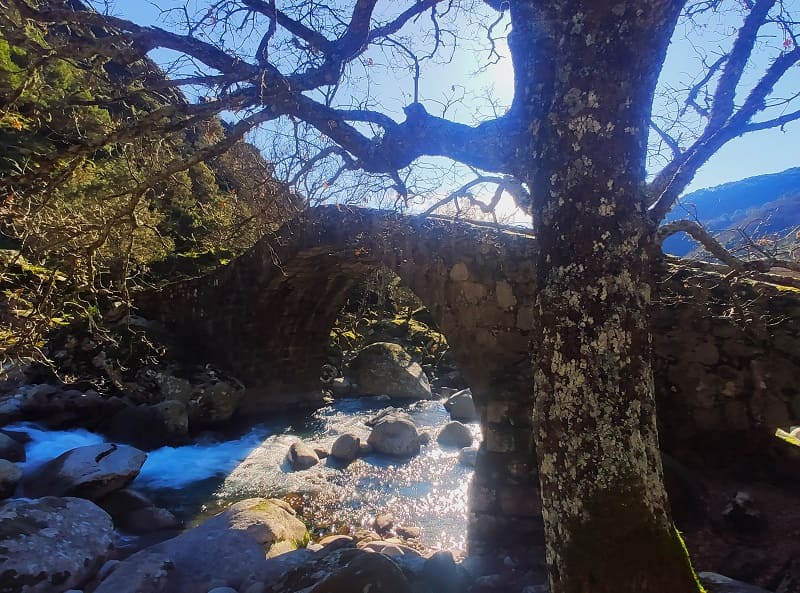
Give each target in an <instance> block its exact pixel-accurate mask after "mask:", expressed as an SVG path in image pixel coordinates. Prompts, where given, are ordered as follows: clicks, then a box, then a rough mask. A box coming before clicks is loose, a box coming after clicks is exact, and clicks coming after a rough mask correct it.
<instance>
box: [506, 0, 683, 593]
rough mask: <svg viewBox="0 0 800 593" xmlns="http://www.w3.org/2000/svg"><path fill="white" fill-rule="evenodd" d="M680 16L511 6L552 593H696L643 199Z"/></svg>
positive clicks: (674, 5)
mask: <svg viewBox="0 0 800 593" xmlns="http://www.w3.org/2000/svg"><path fill="white" fill-rule="evenodd" d="M680 6H681V2H676V1H674V0H648V1H645V2H626V1H621V2H605V1H597V0H586V1H584V2H563V1H556V0H547V1H542V0H535V1H530V2H518V3H512V19H515V18H516V20H515V22H514V31H515V32H514V36H515V37H514V38H513V39H512V42H510V47H511V49H512V52H516V56H515V65H516V66H517V68H519V67H521V66H522V65H523V64H529V65H532V66H529V67H532V68H533V69H534V71H533V72H532V73H531V75H530V76H527V77H526V76H524V75H523V76H522V77H521V79H522V80H527V81H529V82H528V86H527V87H525V88H523V89H520V88H519V87H518V89H517V92H520V91H522V92H527V93H529V96H530V100H533V99H534V98H535V100H536V101H537V104H538V105H539V106H540V108H541V113H540V114H539V116H538V117H533V118H530V119H529V120H528V121H530V122H532V123H531V125H530V128H529V132H530V142H531V143H530V146H529V147H528V149H527V150H528V153H527V154H528V155H529V156H528V158H530V159H531V160H530V163H531V170H532V171H533V173H532V175H531V177H530V179H529V183H530V185H531V187H532V190H533V191H532V194H533V196H534V205H533V207H534V224H535V228H536V232H537V235H538V239H539V241H540V248H541V251H540V261H539V267H538V270H539V287H540V292H539V294H538V297H537V307H538V311H537V312H538V324H539V327H538V332H536V334H537V339H538V344H536V345H535V347H534V356H533V359H534V396H535V406H534V407H535V411H534V431H535V438H536V447H537V455H538V461H539V469H540V481H541V493H542V502H543V508H544V512H543V515H544V524H545V535H546V540H547V561H548V568H549V572H550V580H551V583H550V584H551V591H552V592H553V593H612V592H613V593H625V592H631V593H633V592H635V593H656V592H658V593H663V592H666V591H669V592H671V593H684V592H687V593H688V592H697V591H698V590H699V586H698V584H697V581H696V578H695V576H694V573H693V571H692V568H691V565H690V563H689V559H688V556H687V553H686V551H685V549H684V547H683V545H682V543H681V540H680V537H679V536H678V534H677V532H676V531H675V530H674V527H673V524H672V521H671V518H670V513H669V506H668V501H667V496H666V492H665V489H664V485H663V476H662V469H661V462H660V457H659V449H658V436H657V432H656V421H655V399H654V388H653V377H652V370H651V363H650V328H649V320H648V307H649V302H650V284H649V280H650V268H651V250H652V242H653V235H654V225H652V224H651V223H650V222H649V221H648V219H647V217H646V213H645V209H644V195H643V189H642V188H643V187H644V182H645V171H644V155H645V154H646V142H647V134H648V118H649V112H650V107H651V105H652V98H653V92H654V88H655V83H656V80H657V77H658V73H659V71H660V68H661V64H662V62H663V59H664V55H665V52H666V47H667V44H668V42H669V38H670V36H671V33H672V31H673V28H674V25H675V22H676V19H677V16H678V12H679V9H680ZM526 25H527V26H528V30H527V35H525V37H524V41H523V40H522V39H520V38H519V37H517V36H518V35H519V33H520V32H526V31H525V27H526ZM528 52H532V53H531V54H530V55H527V56H526V55H525V54H526V53H528ZM526 58H527V59H526Z"/></svg>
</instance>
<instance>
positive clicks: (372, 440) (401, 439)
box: [367, 413, 420, 457]
mask: <svg viewBox="0 0 800 593" xmlns="http://www.w3.org/2000/svg"><path fill="white" fill-rule="evenodd" d="M367 443H368V444H369V445H370V446H371V447H372V449H373V450H374V451H375V452H376V453H383V454H384V455H391V456H393V457H411V456H413V455H416V454H417V453H419V447H420V435H419V432H418V431H417V426H416V425H415V424H414V422H413V421H412V420H411V418H410V417H409V416H408V415H407V414H403V413H394V414H390V415H386V416H383V417H382V418H381V419H380V420H379V421H378V422H377V423H376V424H375V426H373V427H372V432H371V433H370V434H369V438H368V439H367Z"/></svg>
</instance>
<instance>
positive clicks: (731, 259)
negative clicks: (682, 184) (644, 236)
mask: <svg viewBox="0 0 800 593" xmlns="http://www.w3.org/2000/svg"><path fill="white" fill-rule="evenodd" d="M681 232H683V233H686V234H687V235H689V236H690V237H692V239H694V240H695V241H697V242H698V243H700V245H702V246H703V248H704V249H705V250H706V251H708V252H709V253H710V254H711V255H713V256H714V257H716V258H717V259H718V260H720V261H721V262H722V263H724V264H725V265H727V266H729V267H730V268H731V269H733V270H735V271H736V272H740V273H741V272H747V271H755V272H769V270H770V269H772V268H786V269H789V270H794V271H797V272H800V263H797V262H792V261H788V260H779V259H773V258H768V259H760V260H743V259H740V258H738V257H736V256H735V255H733V254H732V253H731V252H730V251H728V250H727V249H726V248H725V247H724V246H723V245H722V244H721V243H720V242H719V241H717V240H716V239H715V238H714V237H713V236H712V235H711V233H709V232H708V231H707V230H706V229H705V228H704V227H703V226H702V225H700V224H698V223H696V222H694V221H692V220H676V221H674V222H670V223H667V224H665V225H663V226H662V227H660V228H659V229H658V233H657V237H656V239H657V241H658V243H659V244H661V243H663V242H664V240H665V239H666V238H667V237H669V236H671V235H674V234H676V233H681Z"/></svg>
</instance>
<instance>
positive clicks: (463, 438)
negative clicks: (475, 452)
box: [436, 421, 472, 448]
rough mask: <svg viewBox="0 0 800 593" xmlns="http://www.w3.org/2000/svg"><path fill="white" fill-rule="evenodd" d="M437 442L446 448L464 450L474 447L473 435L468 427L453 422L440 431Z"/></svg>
mask: <svg viewBox="0 0 800 593" xmlns="http://www.w3.org/2000/svg"><path fill="white" fill-rule="evenodd" d="M436 441H437V442H438V443H439V444H440V445H442V446H445V447H458V448H464V447H469V446H470V445H472V433H471V432H470V430H469V428H467V426H466V425H464V424H462V423H461V422H457V421H453V422H448V423H447V424H445V426H444V428H442V430H441V431H439V436H437V437H436Z"/></svg>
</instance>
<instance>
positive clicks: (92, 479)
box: [23, 443, 147, 500]
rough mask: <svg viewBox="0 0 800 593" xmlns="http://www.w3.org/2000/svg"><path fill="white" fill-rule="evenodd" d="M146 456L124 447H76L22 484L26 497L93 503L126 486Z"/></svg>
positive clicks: (103, 444)
mask: <svg viewBox="0 0 800 593" xmlns="http://www.w3.org/2000/svg"><path fill="white" fill-rule="evenodd" d="M145 459H147V454H146V453H144V452H143V451H140V450H139V449H135V448H133V447H129V446H127V445H116V444H113V443H101V444H99V445H88V446H86V447H78V448H77V449H72V450H70V451H67V452H66V453H63V454H62V455H59V456H58V457H56V458H55V459H53V460H52V461H49V462H47V463H45V464H44V465H43V466H41V467H40V468H39V469H38V470H36V471H35V472H34V473H33V474H32V475H30V476H29V477H28V478H26V479H25V480H24V482H23V486H24V490H25V494H26V496H31V497H38V496H78V497H80V498H88V499H90V500H97V499H99V498H102V497H103V496H105V495H106V494H109V493H110V492H114V491H115V490H119V489H120V488H124V487H125V486H127V485H128V484H130V483H131V482H132V481H133V480H134V478H136V476H138V475H139V470H140V469H141V468H142V465H143V464H144V462H145Z"/></svg>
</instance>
